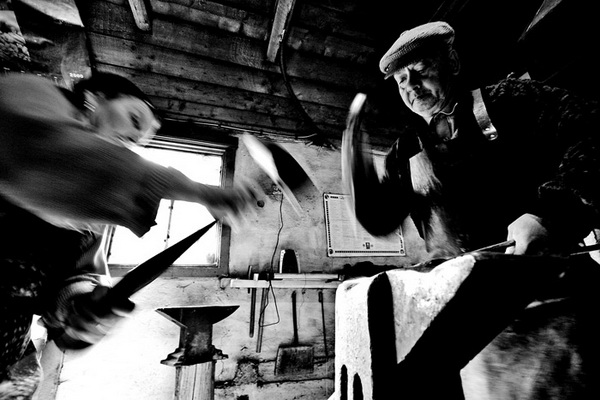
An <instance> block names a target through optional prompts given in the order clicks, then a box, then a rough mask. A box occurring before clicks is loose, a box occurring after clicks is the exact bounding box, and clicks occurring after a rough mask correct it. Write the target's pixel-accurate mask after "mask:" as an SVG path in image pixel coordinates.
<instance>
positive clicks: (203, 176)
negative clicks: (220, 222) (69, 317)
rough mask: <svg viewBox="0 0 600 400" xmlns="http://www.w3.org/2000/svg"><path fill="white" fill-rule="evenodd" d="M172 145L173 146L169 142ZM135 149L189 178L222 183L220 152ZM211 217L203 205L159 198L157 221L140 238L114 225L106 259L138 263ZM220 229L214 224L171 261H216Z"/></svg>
mask: <svg viewBox="0 0 600 400" xmlns="http://www.w3.org/2000/svg"><path fill="white" fill-rule="evenodd" d="M171 147H172V146H171ZM137 152H138V153H139V154H141V155H142V156H143V157H145V158H147V159H149V160H151V161H154V162H156V163H158V164H161V165H164V166H169V167H174V168H177V169H178V170H180V171H181V172H183V173H184V174H186V175H187V176H188V177H189V178H190V179H193V180H195V181H197V182H201V183H204V184H208V185H215V186H220V185H221V170H222V167H223V159H222V157H221V156H219V155H212V154H203V153H201V152H199V151H193V149H192V150H190V148H189V147H186V148H185V149H184V150H177V149H171V148H169V149H165V148H160V147H146V148H141V149H138V150H137ZM213 220H214V218H213V217H212V216H211V215H210V213H209V212H208V210H207V209H206V207H204V206H202V205H199V204H196V203H190V202H185V201H171V200H162V201H161V203H160V208H159V210H158V214H157V217H156V223H157V224H156V225H155V226H154V227H152V228H151V229H150V231H149V232H148V233H146V234H145V235H144V236H143V237H142V238H138V237H137V236H135V235H134V234H133V233H131V231H129V230H128V229H126V228H123V227H116V228H115V229H114V230H113V231H112V232H111V235H110V237H109V245H108V262H109V264H111V265H132V266H135V265H138V264H140V263H142V262H143V261H145V260H147V259H149V258H150V257H152V256H154V255H155V254H157V253H159V252H161V251H162V250H164V249H166V248H167V247H170V246H171V245H173V244H175V243H177V242H178V241H180V240H182V239H183V238H185V237H186V236H188V235H190V234H192V233H193V232H195V231H197V230H198V229H200V228H202V227H203V226H205V225H207V224H209V223H210V222H212V221H213ZM219 248H220V233H219V229H218V226H217V225H215V226H214V227H213V228H212V229H211V230H210V231H209V232H207V233H206V234H205V235H204V236H203V237H202V238H201V239H200V240H199V241H198V242H196V243H195V244H194V245H193V246H192V247H190V248H189V249H188V250H187V251H186V252H185V253H184V254H183V255H182V256H181V257H180V258H179V259H178V260H177V261H175V263H173V265H177V266H188V265H208V266H213V265H217V264H218V262H219V259H218V258H219V254H220V252H219Z"/></svg>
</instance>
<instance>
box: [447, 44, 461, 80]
mask: <svg viewBox="0 0 600 400" xmlns="http://www.w3.org/2000/svg"><path fill="white" fill-rule="evenodd" d="M448 60H450V63H449V64H450V73H452V75H455V76H456V75H458V74H459V73H460V58H459V57H458V53H457V52H456V50H454V49H450V52H449V53H448Z"/></svg>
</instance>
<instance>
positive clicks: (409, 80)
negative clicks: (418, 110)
mask: <svg viewBox="0 0 600 400" xmlns="http://www.w3.org/2000/svg"><path fill="white" fill-rule="evenodd" d="M417 86H421V74H419V73H418V72H416V71H411V70H407V72H406V87H407V88H413V87H417Z"/></svg>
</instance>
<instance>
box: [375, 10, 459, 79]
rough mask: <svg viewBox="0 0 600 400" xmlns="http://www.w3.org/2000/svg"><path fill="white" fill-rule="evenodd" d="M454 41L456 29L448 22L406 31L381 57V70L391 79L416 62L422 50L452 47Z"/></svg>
mask: <svg viewBox="0 0 600 400" xmlns="http://www.w3.org/2000/svg"><path fill="white" fill-rule="evenodd" d="M453 41H454V29H452V27H451V26H450V25H448V24H447V23H446V22H443V21H436V22H428V23H426V24H423V25H419V26H416V27H414V28H412V29H409V30H406V31H404V32H402V33H401V34H400V37H399V38H398V39H397V40H396V41H395V42H394V44H393V45H392V47H390V48H389V50H388V51H387V52H386V53H385V54H384V55H383V57H381V60H380V61H379V69H380V70H381V72H383V73H384V74H385V79H387V78H389V77H390V76H392V75H393V74H394V72H396V71H397V70H398V69H400V68H402V67H403V66H405V65H407V64H408V63H409V62H411V61H413V60H414V57H415V56H417V55H418V54H419V53H420V52H421V51H422V50H424V49H427V48H430V47H433V46H436V45H438V46H439V45H442V44H445V45H446V46H451V45H452V42H453Z"/></svg>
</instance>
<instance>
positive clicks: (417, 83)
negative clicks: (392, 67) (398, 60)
mask: <svg viewBox="0 0 600 400" xmlns="http://www.w3.org/2000/svg"><path fill="white" fill-rule="evenodd" d="M394 79H395V80H396V83H397V84H398V90H399V92H400V97H402V101H404V104H406V106H407V107H408V108H409V109H410V110H411V111H413V112H414V113H416V114H418V115H420V116H421V117H422V118H424V119H425V120H426V121H427V122H429V121H430V120H431V118H432V117H433V116H434V115H435V114H436V113H438V112H440V111H442V110H443V109H444V108H445V107H446V106H447V105H448V104H449V103H450V99H449V87H450V84H451V80H452V76H451V74H450V73H448V71H447V68H443V66H442V65H441V62H440V60H439V58H438V57H426V58H422V59H420V60H417V61H415V62H412V63H410V64H408V65H407V66H405V67H404V68H401V69H399V70H398V71H396V72H395V73H394Z"/></svg>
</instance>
